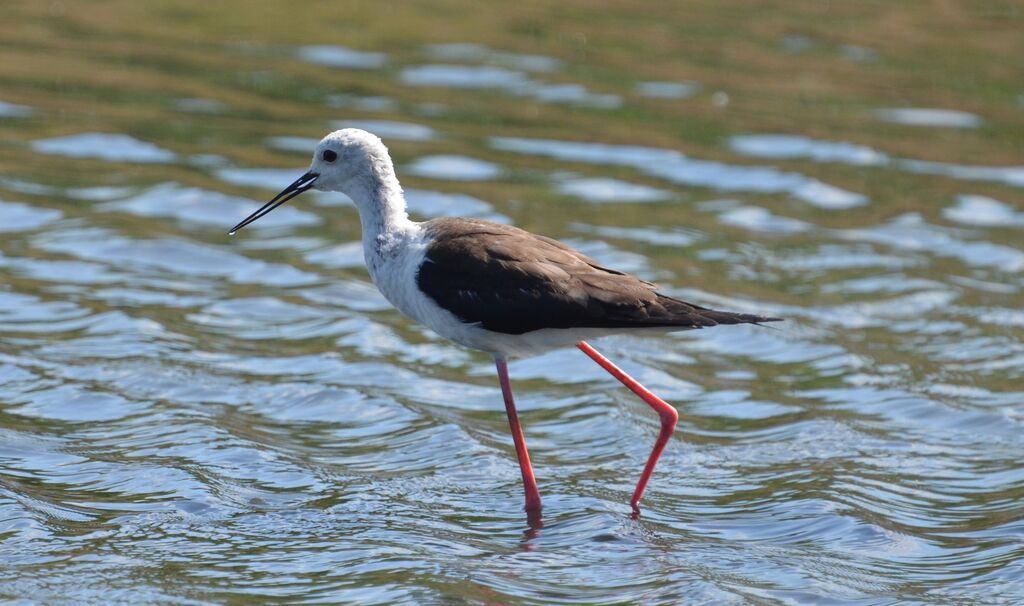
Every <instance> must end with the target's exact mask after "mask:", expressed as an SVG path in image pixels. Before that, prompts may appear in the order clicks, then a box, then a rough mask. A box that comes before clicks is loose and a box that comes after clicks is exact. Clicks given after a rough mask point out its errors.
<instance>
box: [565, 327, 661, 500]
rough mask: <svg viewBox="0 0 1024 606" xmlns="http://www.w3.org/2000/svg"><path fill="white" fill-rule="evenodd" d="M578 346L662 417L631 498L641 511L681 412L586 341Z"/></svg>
mask: <svg viewBox="0 0 1024 606" xmlns="http://www.w3.org/2000/svg"><path fill="white" fill-rule="evenodd" d="M576 347H579V348H580V349H581V350H582V351H583V353H585V354H587V355H588V356H590V359H592V360H593V361H595V362H597V364H598V365H599V366H600V367H601V368H603V369H605V370H607V371H608V372H609V373H610V374H611V375H612V376H613V377H615V378H616V379H618V380H619V381H621V382H622V384H623V385H625V386H626V387H628V388H629V390H630V391H632V392H633V393H635V394H636V395H638V396H640V399H641V400H643V401H644V402H647V404H648V405H649V406H650V407H651V408H653V409H654V410H655V412H657V413H658V416H660V417H661V433H659V434H658V439H657V441H655V442H654V449H653V450H651V456H649V457H648V458H647V465H645V466H644V472H643V473H642V474H640V481H639V482H637V483H636V490H634V491H633V498H632V499H630V500H629V504H630V505H632V506H633V511H634V512H635V513H639V512H640V497H642V496H643V494H644V489H645V488H647V482H648V480H650V479H651V474H652V473H654V466H655V465H657V464H658V458H659V457H661V451H663V450H665V445H666V444H668V439H669V438H670V437H672V432H673V431H675V428H676V422H677V421H679V413H678V412H676V409H675V408H672V406H671V405H670V404H669V403H668V402H666V401H665V400H662V399H661V398H659V397H658V396H656V395H654V394H653V393H652V392H651V391H650V390H649V389H647V388H646V387H644V386H643V385H641V384H640V383H638V382H637V381H636V379H634V378H633V377H631V376H629V375H627V374H626V373H625V372H623V371H622V369H621V368H619V367H618V366H616V365H615V364H612V362H611V361H610V360H609V359H608V358H606V357H604V356H602V355H601V353H600V352H599V351H597V350H596V349H594V348H593V347H591V346H590V344H589V343H587V342H586V341H580V342H579V343H577V344H576Z"/></svg>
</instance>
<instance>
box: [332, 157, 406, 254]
mask: <svg viewBox="0 0 1024 606" xmlns="http://www.w3.org/2000/svg"><path fill="white" fill-rule="evenodd" d="M345 189H346V191H345V193H346V194H348V196H349V197H350V198H352V201H353V202H355V205H356V208H357V209H358V210H359V221H360V223H361V224H362V228H363V248H364V249H365V252H366V253H367V254H368V255H369V254H371V253H374V254H377V255H382V254H385V253H386V252H387V249H388V248H389V247H392V246H394V245H395V244H396V243H398V242H399V241H400V240H402V239H404V238H405V237H406V236H407V235H408V234H410V233H411V232H413V231H415V230H416V227H417V226H418V223H416V222H414V221H411V220H410V219H409V215H408V213H407V212H406V208H405V196H404V195H403V194H402V186H401V185H400V184H399V183H398V178H397V177H396V176H395V173H394V170H380V171H375V173H374V174H372V175H367V177H366V178H361V179H354V180H353V181H350V182H349V183H348V187H346V188H345Z"/></svg>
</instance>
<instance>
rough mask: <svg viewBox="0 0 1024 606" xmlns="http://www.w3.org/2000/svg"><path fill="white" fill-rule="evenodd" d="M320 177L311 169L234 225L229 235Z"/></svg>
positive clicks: (289, 198) (297, 193)
mask: <svg viewBox="0 0 1024 606" xmlns="http://www.w3.org/2000/svg"><path fill="white" fill-rule="evenodd" d="M319 178H320V175H319V174H318V173H315V172H313V171H309V172H308V173H306V174H304V175H302V176H301V177H299V178H298V179H296V180H295V182H294V183H292V184H291V185H289V186H288V187H286V188H284V189H283V190H281V193H279V194H277V195H276V196H274V199H273V200H271V201H270V202H267V203H266V204H264V205H263V206H261V207H259V209H258V210H257V211H256V212H254V213H253V214H251V215H249V216H248V217H246V218H245V219H243V220H242V221H241V223H239V224H238V225H236V226H234V227H232V228H231V231H229V232H228V235H229V236H233V235H235V232H237V231H238V230H240V229H242V228H243V227H245V226H246V225H248V224H250V223H252V222H253V221H255V220H256V219H259V218H260V217H262V216H264V215H266V214H269V213H270V211H272V210H274V209H275V208H277V207H278V206H281V205H282V204H284V203H285V202H287V201H288V200H291V199H292V198H294V197H295V196H297V195H299V194H301V193H302V192H304V191H306V190H307V189H309V188H311V187H313V184H314V183H316V180H317V179H319Z"/></svg>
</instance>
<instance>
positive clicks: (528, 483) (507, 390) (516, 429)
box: [494, 358, 540, 512]
mask: <svg viewBox="0 0 1024 606" xmlns="http://www.w3.org/2000/svg"><path fill="white" fill-rule="evenodd" d="M494 364H495V366H497V367H498V382H500V383H501V395H502V396H504V397H505V412H506V413H507V414H508V426H509V429H511V430H512V441H513V442H515V444H516V456H517V457H519V469H520V471H522V472H523V489H524V490H525V491H526V511H528V512H536V511H540V491H539V490H537V480H535V479H534V477H533V466H532V465H530V453H529V452H528V451H527V450H526V440H524V439H523V428H522V427H520V426H519V415H518V414H517V413H516V403H515V401H514V400H513V399H512V384H511V383H510V382H509V380H508V363H507V362H506V361H505V359H504V358H495V359H494Z"/></svg>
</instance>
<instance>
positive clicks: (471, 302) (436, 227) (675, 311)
mask: <svg viewBox="0 0 1024 606" xmlns="http://www.w3.org/2000/svg"><path fill="white" fill-rule="evenodd" d="M422 227H423V230H424V235H425V237H426V238H425V243H426V250H425V256H424V260H423V263H422V265H421V266H420V268H419V272H418V274H417V278H416V280H417V285H418V286H419V289H420V290H421V291H423V293H424V294H426V295H427V296H428V297H430V298H431V299H432V300H433V301H434V302H436V303H437V304H438V305H439V306H441V307H443V308H445V309H447V310H448V311H450V312H451V313H453V314H454V315H455V316H457V317H458V318H459V319H461V320H462V321H463V322H467V323H474V324H478V325H480V326H481V327H482V328H485V329H487V330H489V331H493V332H498V333H505V334H513V335H518V334H523V333H527V332H530V331H535V330H541V329H545V328H605V329H625V328H657V327H664V328H679V329H684V328H701V327H705V326H714V325H716V324H739V323H757V322H768V321H772V320H774V318H766V317H761V316H755V315H750V314H737V313H730V312H721V311H716V310H711V309H707V308H704V307H701V306H698V305H694V304H692V303H687V302H685V301H680V300H678V299H674V298H672V297H668V296H666V295H662V294H660V293H658V292H657V286H656V285H655V284H652V283H650V282H646V281H644V280H641V279H639V278H637V277H635V276H631V275H629V274H626V273H623V272H620V271H616V270H614V269H609V268H607V267H603V266H602V265H601V264H599V263H598V262H597V261H595V260H594V259H591V258H590V257H588V256H586V255H584V254H583V253H581V252H579V251H577V250H575V249H573V248H572V247H570V246H568V245H566V244H563V243H561V242H558V241H557V240H553V239H551V238H546V237H544V236H538V235H536V234H532V233H530V232H527V231H525V230H522V229H519V228H516V227H511V226H508V225H502V224H499V223H493V222H490V221H482V220H477V219H461V218H440V219H433V220H431V221H427V222H426V223H423V224H422Z"/></svg>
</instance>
